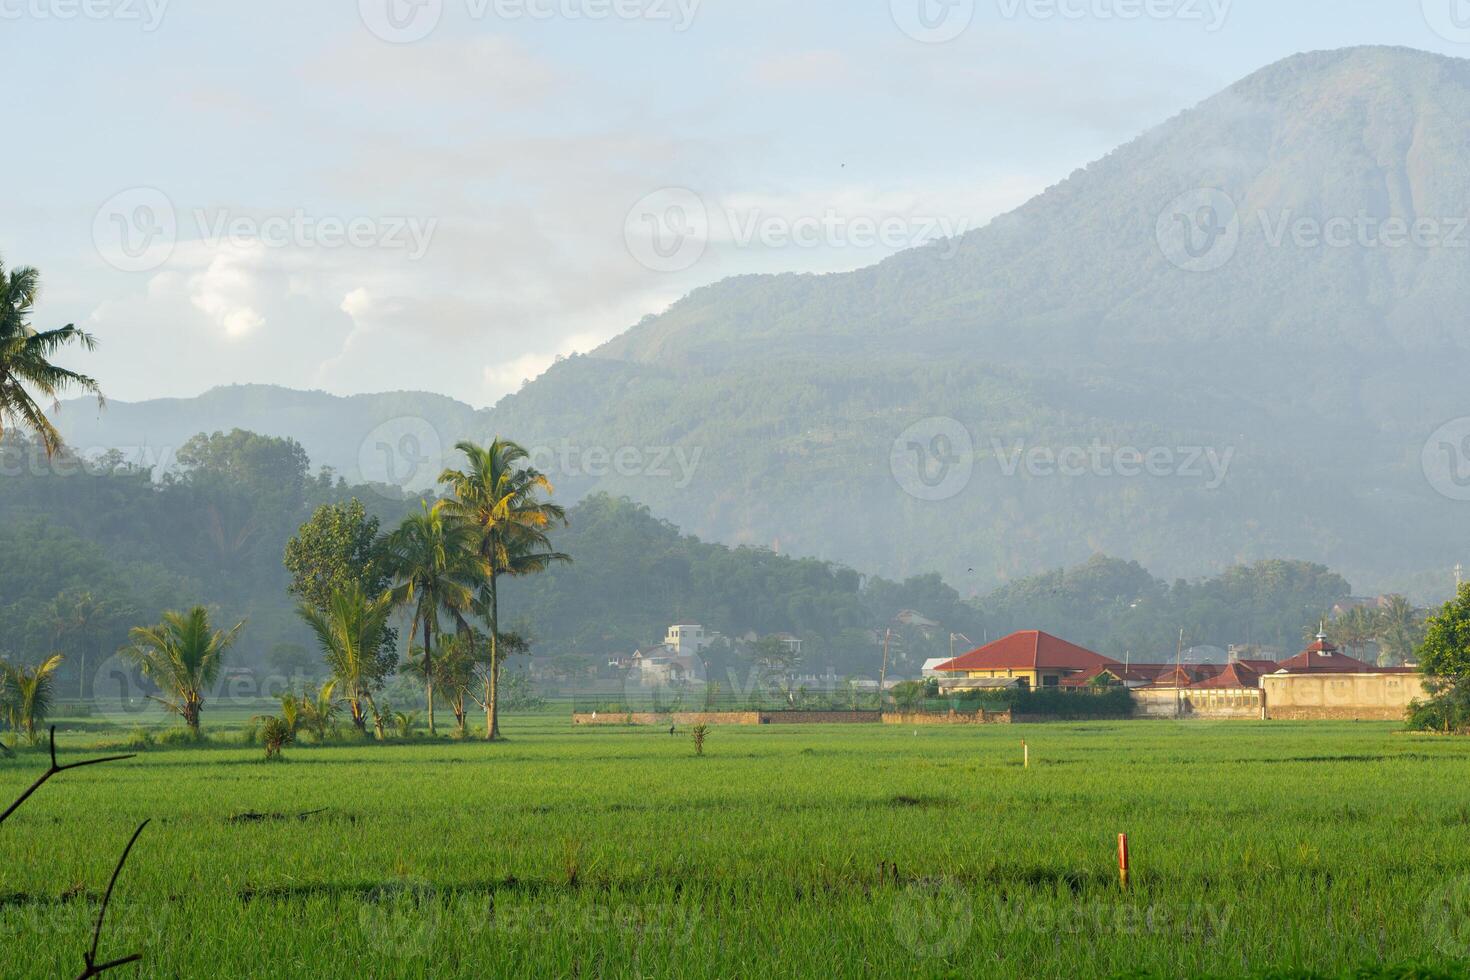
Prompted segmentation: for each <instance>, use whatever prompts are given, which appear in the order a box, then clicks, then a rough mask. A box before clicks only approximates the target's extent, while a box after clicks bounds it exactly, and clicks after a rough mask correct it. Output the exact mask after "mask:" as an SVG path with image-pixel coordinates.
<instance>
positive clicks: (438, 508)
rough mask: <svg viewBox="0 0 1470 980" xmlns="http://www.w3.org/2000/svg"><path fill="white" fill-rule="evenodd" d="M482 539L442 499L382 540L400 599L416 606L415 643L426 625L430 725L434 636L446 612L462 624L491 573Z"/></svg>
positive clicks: (411, 629)
mask: <svg viewBox="0 0 1470 980" xmlns="http://www.w3.org/2000/svg"><path fill="white" fill-rule="evenodd" d="M478 543H479V541H478V537H477V535H476V534H475V531H474V529H473V528H472V527H471V525H470V524H469V522H468V521H466V520H464V519H463V518H461V517H459V516H457V515H456V514H454V513H452V512H450V511H449V510H448V509H447V508H446V507H444V506H442V505H434V506H430V505H429V504H427V503H425V504H424V505H423V508H422V509H421V511H420V512H419V513H417V514H411V515H409V516H408V517H406V518H404V519H403V523H402V524H400V525H399V526H398V527H397V528H395V529H394V530H393V532H392V533H391V534H389V535H388V536H387V537H386V538H384V539H383V541H382V543H381V544H380V545H379V548H380V552H381V554H382V556H383V566H384V569H385V570H386V572H387V574H388V576H389V577H390V579H391V581H392V582H393V583H394V586H393V590H392V593H391V596H392V601H393V603H394V604H395V605H398V606H402V607H405V608H408V609H410V610H411V611H412V615H413V622H412V625H411V626H410V627H409V641H410V645H411V644H412V641H413V640H414V639H415V636H414V634H415V632H416V631H417V630H418V629H420V628H422V629H423V646H422V647H421V648H420V649H421V650H422V651H423V657H424V661H423V664H422V668H421V670H420V677H421V678H422V679H423V680H424V681H425V686H426V688H427V691H428V693H427V696H426V704H427V705H428V711H429V730H430V732H431V733H432V732H433V730H434V694H433V687H434V671H433V666H432V664H431V663H430V662H429V660H430V656H431V653H432V651H433V649H434V637H435V636H436V635H437V634H438V633H439V632H440V630H441V629H442V627H441V624H440V618H439V617H440V613H441V612H442V613H444V614H445V615H447V616H449V617H452V620H451V622H452V623H453V624H454V625H456V626H458V627H459V628H460V629H461V630H467V629H469V621H468V620H467V619H466V616H468V615H469V614H470V612H471V609H472V607H473V605H474V600H475V590H476V589H477V588H479V587H480V585H481V583H482V582H483V581H484V579H485V578H486V576H487V575H488V574H489V565H488V564H487V563H486V562H485V561H484V560H483V559H481V558H480V557H479V556H478V555H477V554H476V553H475V550H474V548H475V546H476V545H477V544H478Z"/></svg>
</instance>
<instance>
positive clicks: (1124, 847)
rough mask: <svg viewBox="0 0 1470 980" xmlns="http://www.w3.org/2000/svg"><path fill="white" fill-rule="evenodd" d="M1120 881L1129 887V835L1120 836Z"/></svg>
mask: <svg viewBox="0 0 1470 980" xmlns="http://www.w3.org/2000/svg"><path fill="white" fill-rule="evenodd" d="M1118 881H1119V883H1120V884H1121V885H1122V886H1123V887H1124V888H1127V887H1128V835H1127V834H1119V835H1118Z"/></svg>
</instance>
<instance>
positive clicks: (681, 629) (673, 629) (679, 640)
mask: <svg viewBox="0 0 1470 980" xmlns="http://www.w3.org/2000/svg"><path fill="white" fill-rule="evenodd" d="M719 637H720V634H718V633H715V632H713V631H711V630H706V629H705V628H704V627H703V626H695V625H689V624H684V625H677V626H670V627H669V632H668V635H667V636H665V637H664V646H666V647H668V648H669V649H670V650H672V651H674V656H676V657H697V656H699V655H700V654H701V653H703V652H704V651H705V650H707V649H709V647H710V646H711V645H712V644H713V643H714V642H715V640H717V639H719Z"/></svg>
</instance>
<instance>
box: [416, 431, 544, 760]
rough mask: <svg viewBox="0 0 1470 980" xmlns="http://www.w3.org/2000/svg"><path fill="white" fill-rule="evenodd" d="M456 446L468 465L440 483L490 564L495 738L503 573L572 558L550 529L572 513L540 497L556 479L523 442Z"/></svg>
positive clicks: (490, 735)
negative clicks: (557, 547) (535, 462)
mask: <svg viewBox="0 0 1470 980" xmlns="http://www.w3.org/2000/svg"><path fill="white" fill-rule="evenodd" d="M455 448H456V449H458V450H459V451H460V452H461V453H463V454H464V456H465V463H466V465H465V468H464V469H463V470H445V471H444V472H443V473H442V474H440V476H439V482H440V483H447V484H448V485H449V488H450V490H451V491H452V493H453V496H452V497H451V498H449V499H447V500H444V501H441V504H440V506H441V507H442V508H443V509H444V510H445V511H446V512H448V513H449V514H452V515H453V516H455V517H457V518H460V519H462V520H463V521H465V522H466V523H467V524H469V525H470V526H471V527H472V528H474V532H475V536H476V539H477V542H476V546H475V550H476V552H477V553H478V554H479V556H480V557H481V558H482V559H484V561H485V563H486V565H487V566H488V569H487V574H486V576H485V578H484V581H483V583H482V584H481V586H480V596H479V606H480V608H481V609H482V610H483V611H484V615H485V620H486V625H487V626H488V627H489V629H488V630H487V632H488V634H489V637H490V657H489V664H488V666H487V668H486V670H485V738H487V739H489V740H494V739H498V738H499V737H500V711H499V702H498V696H499V685H500V642H499V638H500V592H499V584H500V576H502V575H531V574H534V573H537V572H543V571H545V570H546V569H547V568H548V567H549V566H550V565H551V564H552V563H553V562H562V561H571V558H570V557H568V556H567V555H564V554H560V553H558V552H554V551H551V550H550V548H551V540H550V538H549V537H548V534H547V532H548V531H549V530H550V528H551V527H552V526H553V525H555V524H565V523H566V519H567V517H566V512H565V511H564V510H563V509H562V508H561V507H559V506H557V505H556V504H553V503H548V502H544V501H542V500H541V499H540V495H541V494H542V493H545V494H547V495H548V496H549V495H550V494H551V493H552V492H553V488H552V486H551V481H550V480H548V479H547V478H546V477H545V476H544V475H542V474H541V473H538V472H537V471H536V470H534V469H532V468H530V467H529V466H527V465H525V463H526V461H527V459H529V454H528V453H527V452H526V451H525V450H524V449H522V448H521V447H520V446H518V445H516V444H515V443H513V442H508V441H506V440H503V439H499V438H497V439H496V440H495V441H493V442H492V443H491V444H490V445H489V446H484V447H482V446H477V445H475V444H474V443H472V442H461V443H459V444H458V445H456V446H455Z"/></svg>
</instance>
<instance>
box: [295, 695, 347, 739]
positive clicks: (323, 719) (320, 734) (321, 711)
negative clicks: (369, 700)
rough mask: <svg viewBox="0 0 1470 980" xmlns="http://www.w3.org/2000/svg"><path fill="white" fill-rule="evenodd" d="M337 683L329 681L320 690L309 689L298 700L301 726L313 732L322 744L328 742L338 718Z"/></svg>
mask: <svg viewBox="0 0 1470 980" xmlns="http://www.w3.org/2000/svg"><path fill="white" fill-rule="evenodd" d="M336 693H337V682H336V681H327V682H326V683H325V684H323V685H322V686H321V687H320V688H312V687H308V688H306V689H305V690H304V691H302V692H301V697H299V698H298V699H297V700H296V704H297V712H298V717H299V719H300V723H301V726H302V727H303V728H305V729H306V730H307V731H309V732H311V733H312V735H314V736H315V737H316V740H317V743H318V744H320V743H322V742H325V741H326V740H327V736H328V735H330V734H331V732H332V725H333V724H334V723H335V721H336V718H337V702H336V700H335V695H336Z"/></svg>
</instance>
